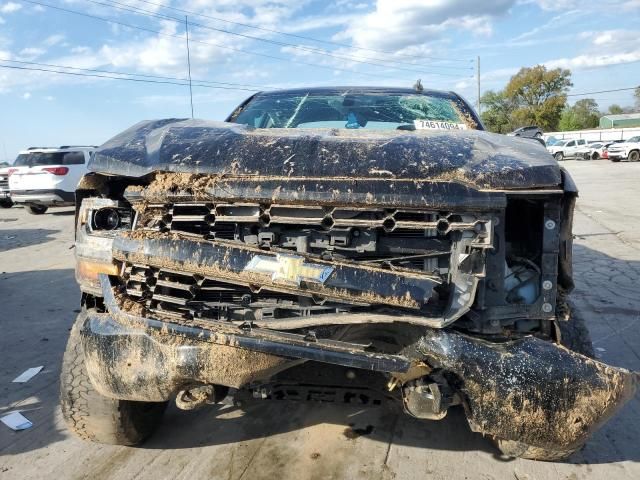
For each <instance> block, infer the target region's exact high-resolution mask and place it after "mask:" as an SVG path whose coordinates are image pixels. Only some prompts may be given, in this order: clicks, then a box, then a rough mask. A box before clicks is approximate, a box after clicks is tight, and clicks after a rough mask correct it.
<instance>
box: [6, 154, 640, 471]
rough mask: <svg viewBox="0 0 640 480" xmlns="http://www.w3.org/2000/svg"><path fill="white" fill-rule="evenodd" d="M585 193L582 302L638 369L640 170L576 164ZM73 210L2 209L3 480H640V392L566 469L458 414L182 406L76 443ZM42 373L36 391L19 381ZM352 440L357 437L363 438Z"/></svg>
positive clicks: (639, 166) (601, 349) (578, 252)
mask: <svg viewBox="0 0 640 480" xmlns="http://www.w3.org/2000/svg"><path fill="white" fill-rule="evenodd" d="M563 165H564V166H565V167H566V168H567V169H568V170H569V171H570V172H571V174H572V175H573V177H574V179H575V180H576V182H577V184H578V186H579V187H580V191H581V193H580V199H579V202H578V208H577V211H576V217H575V225H574V233H575V236H576V238H575V247H574V248H575V251H574V256H575V279H576V290H575V292H574V294H573V298H574V302H575V304H576V306H577V308H579V309H580V311H581V313H582V315H583V316H584V317H585V318H586V320H587V323H588V326H589V328H590V330H591V335H592V338H593V341H594V345H595V348H596V353H597V355H598V356H599V357H600V358H601V359H602V360H603V361H605V362H607V363H610V364H613V365H618V366H622V367H626V368H629V369H634V370H640V323H639V320H640V289H639V288H638V284H639V282H640V195H638V187H640V163H617V164H614V163H611V162H609V161H603V160H600V161H566V162H563ZM73 221H74V218H73V209H70V208H64V209H50V210H49V212H48V213H47V214H45V215H40V216H34V215H29V214H28V213H27V212H26V211H25V210H23V209H21V208H12V209H9V210H5V209H0V415H3V414H5V413H8V412H11V411H15V410H20V411H21V412H22V413H23V414H24V415H25V416H26V417H27V418H28V419H29V420H31V421H32V422H33V427H32V428H30V429H27V430H24V431H21V432H13V431H11V430H9V429H8V428H7V427H5V426H4V425H2V424H0V479H2V480H4V479H25V480H26V479H44V478H47V479H90V480H101V479H129V478H136V479H151V480H160V479H165V478H167V479H172V480H174V479H175V480H178V479H189V480H194V479H201V478H203V479H204V478H207V479H218V478H221V479H222V478H224V479H230V480H238V479H263V478H276V479H278V480H286V479H331V478H334V479H343V478H344V479H394V478H397V479H424V478H433V479H516V480H533V479H568V480H578V479H587V478H589V479H590V478H593V479H602V478H611V479H616V480H617V479H625V478H629V479H637V478H640V464H639V462H640V399H639V398H638V396H636V398H635V399H633V400H632V401H631V402H630V403H629V404H628V405H627V406H626V407H625V408H624V409H623V410H622V411H621V412H620V413H619V414H618V415H617V416H616V417H615V418H614V419H612V420H611V421H610V422H609V423H608V424H606V425H605V426H604V427H603V428H602V429H601V430H599V431H598V432H597V433H596V434H595V435H594V436H593V438H592V439H591V440H590V441H589V442H588V444H587V445H586V447H585V448H584V449H583V450H581V451H580V452H578V453H576V454H574V455H573V456H572V457H571V458H570V459H569V460H568V461H566V462H562V463H545V462H534V461H529V460H520V459H517V460H512V459H505V458H502V457H501V456H500V454H499V452H498V451H497V450H496V449H495V448H494V447H493V446H492V444H491V443H490V442H489V441H488V440H487V439H485V438H483V437H482V435H479V434H475V433H472V432H470V431H469V428H468V426H467V424H466V421H465V419H464V416H463V415H462V414H461V412H459V411H453V412H451V413H450V415H448V416H447V417H446V418H445V419H444V420H442V421H439V422H435V421H434V422H425V421H419V420H415V419H412V418H409V417H408V416H406V415H403V414H401V413H398V412H397V411H395V410H393V409H389V408H383V407H380V408H375V409H367V410H363V409H359V408H355V407H348V408H345V407H343V406H337V405H321V404H295V403H288V402H264V401H260V400H256V401H253V402H248V403H247V404H245V405H243V406H242V407H234V406H211V407H207V408H205V409H202V410H198V411H194V412H183V411H180V410H178V409H177V408H175V406H171V407H170V408H169V409H168V411H167V414H166V416H165V417H164V420H163V422H162V425H161V426H160V428H159V429H158V431H157V432H156V434H155V435H154V437H153V438H152V439H150V440H149V441H148V442H147V443H145V444H144V445H142V446H140V447H137V448H131V447H114V446H104V445H98V444H92V443H88V442H83V441H81V440H78V439H77V438H75V437H74V436H73V435H72V434H70V433H69V432H68V431H67V430H66V428H65V425H64V422H63V420H62V417H61V415H60V408H59V405H58V388H59V385H58V376H59V372H60V363H61V360H62V354H63V351H64V347H65V343H66V339H67V336H68V333H69V329H70V327H71V325H72V324H73V321H74V317H75V315H76V312H77V311H78V308H79V297H80V292H79V290H78V287H77V286H76V284H75V281H74V273H73ZM39 365H42V366H44V369H43V370H42V371H41V372H40V373H39V374H37V375H36V376H35V377H34V378H32V379H31V380H30V381H29V382H27V383H22V384H19V383H11V380H12V379H13V378H15V377H16V376H17V375H19V374H20V373H22V372H23V371H24V370H26V369H27V368H29V367H36V366H39ZM354 432H356V433H355V434H354Z"/></svg>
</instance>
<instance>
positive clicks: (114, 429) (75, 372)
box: [60, 313, 167, 445]
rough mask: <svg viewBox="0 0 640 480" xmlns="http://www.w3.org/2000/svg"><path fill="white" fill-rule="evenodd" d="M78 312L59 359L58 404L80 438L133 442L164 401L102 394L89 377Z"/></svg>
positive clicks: (146, 431) (154, 421)
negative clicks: (118, 397)
mask: <svg viewBox="0 0 640 480" xmlns="http://www.w3.org/2000/svg"><path fill="white" fill-rule="evenodd" d="M84 319H85V315H84V313H81V314H80V315H79V316H78V319H77V320H76V323H75V324H74V326H73V328H72V329H71V334H70V335H69V341H68V343H67V348H66V350H65V352H64V357H63V360H62V372H61V374H60V404H61V407H62V416H63V417H64V419H65V421H66V423H67V426H68V427H69V429H70V430H71V431H73V432H74V433H75V434H76V435H77V436H79V437H80V438H82V439H83V440H91V441H93V442H98V443H106V444H110V445H136V444H139V443H141V442H143V441H144V440H145V439H146V438H148V437H149V435H151V433H153V431H154V430H155V428H156V427H157V425H158V424H159V422H160V420H161V418H162V415H163V414H164V410H165V408H166V405H167V402H160V403H157V402H132V401H128V400H117V399H114V398H109V397H105V396H104V395H101V394H100V393H98V392H97V391H96V389H95V388H94V387H93V384H92V383H91V381H90V380H89V376H88V374H87V369H86V366H85V360H84V350H83V348H82V344H81V342H80V326H81V325H82V322H83V320H84Z"/></svg>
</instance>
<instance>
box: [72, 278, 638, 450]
mask: <svg viewBox="0 0 640 480" xmlns="http://www.w3.org/2000/svg"><path fill="white" fill-rule="evenodd" d="M100 282H101V286H102V290H103V295H104V301H105V305H106V307H107V310H108V312H106V313H98V312H95V311H89V312H88V313H82V314H81V315H84V317H85V318H84V323H83V326H82V329H81V335H82V342H83V347H84V352H85V357H86V364H87V370H88V372H89V376H90V378H91V380H92V382H93V383H94V385H95V387H96V388H97V389H98V390H99V391H100V392H101V393H102V394H104V395H107V396H110V397H114V398H121V399H127V400H139V401H164V400H168V399H170V398H172V396H173V395H175V394H176V393H177V392H178V391H179V390H181V389H183V388H184V387H185V386H191V385H194V384H203V383H204V384H217V385H226V386H231V387H237V388H240V387H243V386H246V385H248V384H249V383H252V382H259V381H261V380H266V379H268V378H269V377H271V376H272V375H274V374H276V373H277V372H279V371H282V370H284V369H286V368H290V367H292V366H295V365H297V364H299V363H300V362H302V361H306V360H314V361H317V362H323V363H329V364H336V365H342V366H348V367H352V368H360V369H367V370H373V371H378V372H387V373H389V374H391V375H392V376H401V375H400V374H401V373H404V372H407V371H408V370H409V368H410V367H411V366H412V365H413V364H415V363H418V362H424V363H427V364H428V365H429V366H430V367H431V368H433V369H438V370H439V371H443V372H446V373H447V375H446V378H447V379H448V380H449V381H450V382H451V387H453V388H454V389H456V390H457V391H458V392H460V393H461V394H462V397H463V399H464V404H465V407H466V413H467V418H468V420H469V423H470V425H471V428H472V429H473V430H475V431H478V432H482V433H485V434H489V435H493V436H496V437H499V438H502V439H507V440H516V441H520V442H523V443H526V444H529V445H533V446H537V447H541V448H553V449H556V450H564V449H566V450H570V449H571V448H573V447H575V446H578V445H580V444H581V443H583V442H584V441H585V440H586V439H587V437H588V436H589V435H590V434H591V433H592V432H593V431H594V430H595V429H596V428H598V426H600V425H601V424H603V423H604V422H605V421H606V420H607V419H609V418H610V417H611V416H612V415H613V414H614V413H615V412H616V411H617V410H618V409H619V408H620V407H621V406H622V405H624V403H626V401H627V400H629V399H630V398H632V396H633V395H634V393H635V391H636V386H637V383H638V374H637V373H634V372H629V371H627V370H624V369H620V368H615V367H610V366H608V365H605V364H603V363H600V362H597V361H595V360H591V359H589V358H587V357H584V356H582V355H579V354H577V353H574V352H571V351H569V350H567V349H565V348H563V347H559V346H557V345H555V344H553V343H550V342H546V341H543V340H540V339H537V338H534V337H525V338H522V339H518V340H514V341H508V342H504V343H491V342H487V341H483V340H480V339H476V338H471V337H467V336H465V335H462V334H460V333H456V332H455V331H452V330H440V329H429V328H426V329H425V330H424V336H423V337H421V338H420V339H418V340H417V341H416V343H415V344H413V345H411V346H410V347H408V348H407V349H405V350H404V351H403V352H401V354H397V355H389V354H380V353H374V352H369V351H367V349H366V346H364V345H359V344H353V343H347V342H341V341H334V340H315V341H312V340H310V339H307V338H306V337H304V336H303V335H298V334H290V333H285V332H279V331H270V330H266V329H251V330H246V329H242V328H239V327H237V326H233V325H232V324H227V323H223V322H206V321H204V322H199V321H195V320H193V321H190V322H189V323H188V324H184V323H174V322H164V321H160V320H157V319H153V318H144V317H140V316H135V315H132V314H130V313H128V312H126V311H124V310H121V309H120V307H119V306H118V303H117V301H116V298H115V296H114V292H113V290H112V286H111V283H110V280H109V277H108V276H106V275H104V274H102V275H101V276H100Z"/></svg>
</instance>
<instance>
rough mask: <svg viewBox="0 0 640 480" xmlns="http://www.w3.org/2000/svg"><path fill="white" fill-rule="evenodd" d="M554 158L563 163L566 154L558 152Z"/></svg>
mask: <svg viewBox="0 0 640 480" xmlns="http://www.w3.org/2000/svg"><path fill="white" fill-rule="evenodd" d="M553 158H555V159H556V161H558V162H561V161H562V160H564V153H562V152H556V153H555V155H554V156H553Z"/></svg>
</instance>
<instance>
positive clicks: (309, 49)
mask: <svg viewBox="0 0 640 480" xmlns="http://www.w3.org/2000/svg"><path fill="white" fill-rule="evenodd" d="M85 1H87V2H90V3H93V4H96V5H102V6H105V7H110V8H115V9H117V10H124V11H128V12H132V13H134V14H136V15H143V16H146V17H152V18H159V19H162V20H169V21H172V22H175V23H178V24H182V23H183V21H182V19H179V18H176V17H172V16H169V15H165V14H161V13H160V14H159V13H156V12H152V11H149V10H145V9H143V8H139V7H132V6H129V5H125V4H122V3H120V2H116V1H111V2H109V3H104V2H101V1H98V0H85ZM189 24H190V25H191V26H192V27H199V28H204V29H206V30H212V31H214V32H219V33H224V34H226V35H234V36H237V37H241V38H246V39H250V40H254V41H258V42H263V43H269V44H271V45H278V46H281V47H291V48H295V49H297V50H301V51H305V52H311V53H315V54H316V55H322V56H325V57H330V58H335V59H337V60H347V61H350V62H356V63H361V64H365V65H372V66H375V67H384V68H392V69H394V70H404V71H407V72H412V73H417V74H422V75H441V76H445V77H454V78H461V77H464V76H465V75H460V74H453V73H443V72H436V71H433V70H430V71H425V70H416V69H413V68H411V69H410V68H404V67H398V66H394V65H387V64H384V63H378V62H372V61H369V60H370V59H366V60H363V59H361V58H357V57H352V56H345V55H335V54H333V53H330V52H327V51H326V50H321V49H318V48H313V47H307V46H304V45H297V44H293V43H287V42H280V41H277V40H271V39H268V38H261V37H255V36H253V35H247V34H244V33H238V32H232V31H230V30H224V29H221V28H216V27H212V26H210V25H204V24H201V23H195V22H193V21H191V22H189ZM382 61H387V62H391V63H400V62H394V61H388V60H382ZM409 65H411V66H414V67H419V65H415V64H409ZM433 68H440V67H433ZM457 68H463V69H465V70H467V69H473V67H457Z"/></svg>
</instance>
